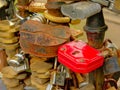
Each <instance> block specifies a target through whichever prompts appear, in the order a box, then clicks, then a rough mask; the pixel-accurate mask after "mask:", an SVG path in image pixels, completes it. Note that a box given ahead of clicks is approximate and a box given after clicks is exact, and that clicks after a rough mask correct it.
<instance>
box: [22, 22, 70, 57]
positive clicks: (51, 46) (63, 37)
mask: <svg viewBox="0 0 120 90" xmlns="http://www.w3.org/2000/svg"><path fill="white" fill-rule="evenodd" d="M33 23H34V24H33ZM69 29H70V28H69V27H67V26H61V25H59V26H54V27H53V26H52V25H48V24H41V23H40V22H39V21H34V20H28V21H26V22H25V23H23V24H22V25H21V28H20V46H21V48H22V49H23V51H24V52H26V53H29V54H32V55H35V56H38V57H55V56H57V50H58V47H59V46H61V44H63V43H66V42H67V41H68V40H69V38H70V35H71V33H70V31H69Z"/></svg>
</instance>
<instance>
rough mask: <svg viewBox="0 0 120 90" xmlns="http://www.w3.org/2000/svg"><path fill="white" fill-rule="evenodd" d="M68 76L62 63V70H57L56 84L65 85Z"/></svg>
mask: <svg viewBox="0 0 120 90" xmlns="http://www.w3.org/2000/svg"><path fill="white" fill-rule="evenodd" d="M65 78H66V72H65V69H64V66H63V65H61V67H60V71H57V72H56V78H55V84H56V85H58V86H64V84H65Z"/></svg>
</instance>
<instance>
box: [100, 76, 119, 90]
mask: <svg viewBox="0 0 120 90" xmlns="http://www.w3.org/2000/svg"><path fill="white" fill-rule="evenodd" d="M111 87H113V88H112V89H111ZM117 89H118V86H117V82H116V80H115V79H113V78H108V79H105V81H104V83H103V89H102V90H117Z"/></svg>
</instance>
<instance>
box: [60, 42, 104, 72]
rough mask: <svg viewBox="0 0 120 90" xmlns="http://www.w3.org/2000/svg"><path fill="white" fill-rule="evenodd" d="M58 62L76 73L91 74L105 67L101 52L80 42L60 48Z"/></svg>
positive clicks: (70, 43)
mask: <svg viewBox="0 0 120 90" xmlns="http://www.w3.org/2000/svg"><path fill="white" fill-rule="evenodd" d="M58 61H59V62H60V63H62V64H63V65H65V66H66V67H68V68H70V69H71V70H72V71H74V72H78V73H89V72H91V71H93V70H95V69H97V68H99V67H100V66H102V65H103V62H104V57H103V56H101V53H100V51H98V50H96V49H94V48H93V47H91V46H89V45H87V43H85V42H83V41H81V40H79V41H72V42H69V43H66V44H64V45H62V46H60V48H59V49H58Z"/></svg>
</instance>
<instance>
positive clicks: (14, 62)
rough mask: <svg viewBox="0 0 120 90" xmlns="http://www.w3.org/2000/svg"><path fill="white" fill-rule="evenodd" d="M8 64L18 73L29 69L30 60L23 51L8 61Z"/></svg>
mask: <svg viewBox="0 0 120 90" xmlns="http://www.w3.org/2000/svg"><path fill="white" fill-rule="evenodd" d="M8 64H9V65H10V66H11V67H12V68H13V69H14V70H15V71H16V72H18V73H20V72H23V71H25V70H28V69H29V63H28V58H26V57H25V54H24V52H23V51H21V52H20V53H18V54H16V55H15V56H14V57H13V58H11V59H10V60H8Z"/></svg>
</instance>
